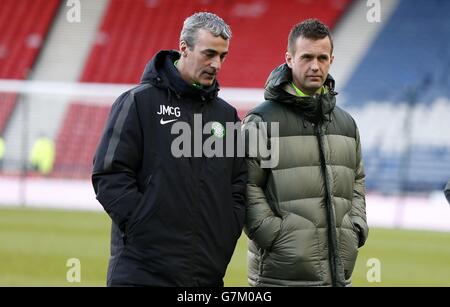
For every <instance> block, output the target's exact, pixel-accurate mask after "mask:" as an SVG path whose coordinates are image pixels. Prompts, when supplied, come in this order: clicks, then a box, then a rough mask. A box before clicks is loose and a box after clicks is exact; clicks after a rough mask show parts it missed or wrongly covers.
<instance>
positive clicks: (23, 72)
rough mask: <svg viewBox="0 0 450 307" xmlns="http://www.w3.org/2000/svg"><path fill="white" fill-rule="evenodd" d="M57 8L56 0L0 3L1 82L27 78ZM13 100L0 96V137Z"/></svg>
mask: <svg viewBox="0 0 450 307" xmlns="http://www.w3.org/2000/svg"><path fill="white" fill-rule="evenodd" d="M58 5H59V1H58V0H20V1H17V0H2V1H0V29H1V31H0V79H26V78H27V76H28V74H29V72H30V70H31V68H32V66H33V63H34V62H35V60H36V57H37V56H38V54H39V50H40V48H41V46H42V44H43V42H44V40H45V36H46V34H47V32H48V29H49V27H50V24H51V21H52V19H53V17H54V15H55V12H56V10H57V8H58ZM16 97H17V95H16V94H5V93H0V134H2V133H3V132H4V129H5V127H6V124H7V120H8V118H9V116H10V114H11V112H12V111H13V109H14V105H15V101H16Z"/></svg>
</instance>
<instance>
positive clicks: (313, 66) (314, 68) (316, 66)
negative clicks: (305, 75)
mask: <svg viewBox="0 0 450 307" xmlns="http://www.w3.org/2000/svg"><path fill="white" fill-rule="evenodd" d="M311 70H312V71H314V72H316V71H318V70H319V63H318V62H317V60H316V59H314V60H313V61H312V63H311Z"/></svg>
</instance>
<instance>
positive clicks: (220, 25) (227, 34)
mask: <svg viewBox="0 0 450 307" xmlns="http://www.w3.org/2000/svg"><path fill="white" fill-rule="evenodd" d="M199 29H204V30H207V31H208V32H210V33H211V34H212V35H214V36H215V37H218V36H220V37H222V38H223V39H225V40H229V39H231V29H230V26H229V25H227V24H226V23H225V21H224V20H223V19H222V18H220V17H219V16H217V15H216V14H213V13H208V12H199V13H195V14H193V15H191V16H189V17H188V18H186V19H185V20H184V24H183V29H182V30H181V34H180V42H181V41H185V42H186V45H187V46H188V47H189V49H191V50H192V48H193V47H194V46H195V43H196V40H197V32H198V30H199Z"/></svg>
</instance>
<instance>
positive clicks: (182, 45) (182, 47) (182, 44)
mask: <svg viewBox="0 0 450 307" xmlns="http://www.w3.org/2000/svg"><path fill="white" fill-rule="evenodd" d="M187 50H188V45H187V44H186V42H185V41H180V53H181V56H183V57H186V56H187Z"/></svg>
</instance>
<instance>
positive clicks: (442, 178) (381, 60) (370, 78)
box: [343, 0, 450, 193]
mask: <svg viewBox="0 0 450 307" xmlns="http://www.w3.org/2000/svg"><path fill="white" fill-rule="evenodd" d="M449 11H450V2H448V1H444V0H431V1H425V0H414V1H407V0H402V1H401V2H400V4H399V6H398V8H397V10H396V11H395V12H394V14H393V15H392V16H391V18H390V20H389V21H388V22H387V24H386V25H385V27H384V29H383V30H382V31H381V33H380V34H379V35H378V37H377V39H376V40H375V42H374V43H373V44H372V46H370V47H369V49H368V52H367V54H366V55H365V57H364V58H363V59H362V61H361V63H360V65H359V66H358V68H357V69H356V71H355V72H354V74H353V75H352V77H351V78H350V80H349V82H348V83H347V84H346V86H345V88H344V90H343V96H345V99H346V106H347V107H351V108H353V110H354V113H355V114H358V113H360V114H361V113H364V112H369V111H368V110H372V111H371V112H372V117H378V118H377V119H376V120H375V121H372V123H371V125H370V126H367V125H366V126H367V127H366V128H365V129H364V128H363V129H361V130H362V131H363V130H365V132H366V136H367V135H369V134H371V133H372V132H373V131H375V130H379V131H383V132H382V133H381V135H385V137H384V139H383V141H384V142H392V141H394V142H393V143H395V142H397V143H400V142H406V147H405V148H404V149H403V150H402V151H401V152H397V151H396V150H397V148H394V147H395V146H391V148H386V147H387V146H384V150H379V148H377V147H378V146H376V145H375V146H374V142H379V140H376V139H370V138H365V144H363V145H366V146H367V148H368V149H366V150H365V151H364V157H365V162H366V174H367V187H368V188H369V189H376V190H379V191H384V192H387V193H389V192H398V191H401V190H409V191H418V192H420V191H426V190H433V189H435V190H436V189H442V188H443V186H444V185H445V182H446V181H447V180H448V178H449V177H450V167H449V165H450V164H449V162H450V150H449V149H450V138H448V128H449V127H448V124H447V125H445V124H444V123H446V122H448V113H446V112H442V111H443V109H442V104H444V105H447V106H448V104H449V99H450V78H449V75H448V71H449V69H450V41H449V40H448V39H447V38H448V37H450V19H449V18H448V12H449ZM439 100H441V102H439ZM442 101H443V102H442ZM375 105H377V107H375V108H374V106H375ZM384 106H386V107H384ZM371 108H372V109H371ZM387 108H389V110H391V113H390V114H387V113H389V112H385V111H383V109H386V110H387ZM365 110H366V111H365ZM374 110H376V111H377V112H378V113H377V114H383V113H384V114H387V117H386V118H383V120H380V116H379V115H377V114H374V113H375V112H374ZM405 110H406V111H405ZM408 110H409V111H408ZM365 118H367V117H365ZM408 118H409V119H410V123H407V122H406V120H407V119H408ZM358 122H359V123H360V124H361V126H364V125H365V122H364V121H358ZM391 123H394V125H396V128H395V129H391V131H388V130H389V129H388V128H386V127H387V126H389V125H391ZM383 126H384V127H383ZM441 127H443V128H444V129H443V130H441V129H440V128H441ZM383 129H384V130H383ZM392 130H394V131H392ZM363 132H364V131H363ZM389 132H390V133H389ZM442 134H446V135H447V137H442V138H440V141H437V142H436V141H433V139H436V137H437V135H442ZM408 135H410V137H411V139H409V140H405V139H407V138H409V137H408ZM388 138H389V139H388ZM381 145H382V144H381ZM382 147H383V146H382ZM363 149H364V147H363Z"/></svg>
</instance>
